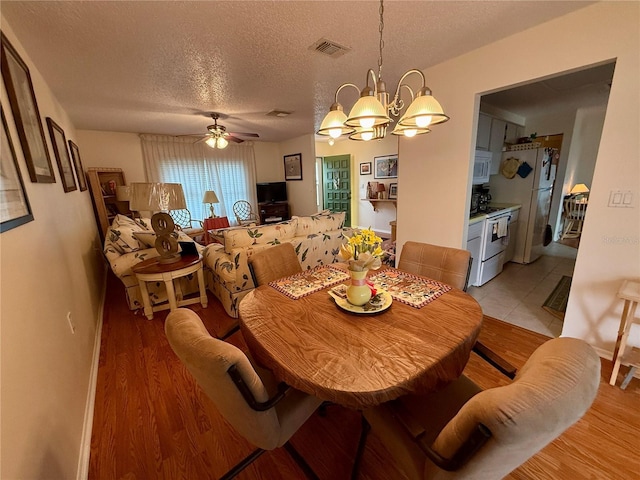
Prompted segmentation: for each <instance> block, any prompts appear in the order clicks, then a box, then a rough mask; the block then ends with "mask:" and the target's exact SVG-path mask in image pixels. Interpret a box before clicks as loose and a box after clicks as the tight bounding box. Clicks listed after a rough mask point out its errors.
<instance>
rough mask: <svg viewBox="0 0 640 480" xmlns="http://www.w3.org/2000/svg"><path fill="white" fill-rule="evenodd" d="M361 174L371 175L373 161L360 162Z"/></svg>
mask: <svg viewBox="0 0 640 480" xmlns="http://www.w3.org/2000/svg"><path fill="white" fill-rule="evenodd" d="M360 175H371V162H365V163H361V164H360Z"/></svg>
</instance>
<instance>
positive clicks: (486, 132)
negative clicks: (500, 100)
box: [476, 113, 491, 150]
mask: <svg viewBox="0 0 640 480" xmlns="http://www.w3.org/2000/svg"><path fill="white" fill-rule="evenodd" d="M490 140H491V117H490V116H489V115H486V114H484V113H480V114H479V115H478V136H477V137H476V148H477V149H478V150H489V142H490Z"/></svg>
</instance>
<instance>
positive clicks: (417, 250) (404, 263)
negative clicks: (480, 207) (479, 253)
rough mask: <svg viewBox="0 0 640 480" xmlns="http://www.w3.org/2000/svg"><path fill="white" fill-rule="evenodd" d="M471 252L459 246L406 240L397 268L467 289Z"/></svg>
mask: <svg viewBox="0 0 640 480" xmlns="http://www.w3.org/2000/svg"><path fill="white" fill-rule="evenodd" d="M470 267H471V253H470V252H469V251H468V250H461V249H459V248H452V247H442V246H440V245H431V244H429V243H420V242H406V243H405V244H404V246H403V247H402V253H401V254H400V261H399V262H398V268H399V269H400V270H404V271H405V272H409V273H414V274H416V275H422V276H425V277H429V278H432V279H434V280H437V281H439V282H443V283H446V284H448V285H451V286H452V287H455V288H459V289H460V290H464V291H466V290H467V283H468V281H469V272H470V270H471V269H470Z"/></svg>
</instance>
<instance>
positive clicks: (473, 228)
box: [467, 220, 484, 286]
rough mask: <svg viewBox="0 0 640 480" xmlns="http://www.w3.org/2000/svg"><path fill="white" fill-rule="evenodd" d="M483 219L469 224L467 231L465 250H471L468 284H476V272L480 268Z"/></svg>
mask: <svg viewBox="0 0 640 480" xmlns="http://www.w3.org/2000/svg"><path fill="white" fill-rule="evenodd" d="M483 228H484V220H482V221H480V222H475V223H471V224H469V230H468V232H467V250H469V252H471V258H472V259H473V261H472V262H471V273H470V274H469V285H470V286H475V285H478V272H479V269H480V262H481V261H482V260H481V259H480V254H481V252H482V230H483Z"/></svg>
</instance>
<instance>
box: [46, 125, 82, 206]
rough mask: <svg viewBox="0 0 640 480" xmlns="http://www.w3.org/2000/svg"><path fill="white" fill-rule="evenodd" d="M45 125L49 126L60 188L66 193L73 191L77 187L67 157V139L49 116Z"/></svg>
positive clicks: (69, 160)
mask: <svg viewBox="0 0 640 480" xmlns="http://www.w3.org/2000/svg"><path fill="white" fill-rule="evenodd" d="M47 126H48V127H49V135H51V143H52V144H53V153H55V156H56V162H58V170H59V171H60V178H62V188H63V190H64V191H65V192H67V193H68V192H73V191H74V190H77V189H78V187H77V186H76V178H75V177H74V176H73V167H72V166H71V159H70V158H69V150H67V139H66V138H65V136H64V130H62V128H60V125H58V124H57V123H56V122H54V121H53V119H51V118H49V117H47Z"/></svg>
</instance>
